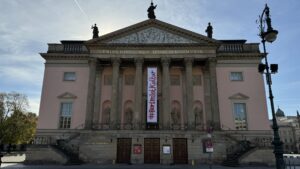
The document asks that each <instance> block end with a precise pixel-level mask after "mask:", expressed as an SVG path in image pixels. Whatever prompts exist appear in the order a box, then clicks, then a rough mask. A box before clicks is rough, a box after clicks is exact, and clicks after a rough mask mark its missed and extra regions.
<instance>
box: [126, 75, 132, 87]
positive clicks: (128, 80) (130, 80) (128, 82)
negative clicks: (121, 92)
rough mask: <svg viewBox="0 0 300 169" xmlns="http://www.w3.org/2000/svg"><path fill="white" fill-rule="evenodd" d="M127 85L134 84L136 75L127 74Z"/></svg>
mask: <svg viewBox="0 0 300 169" xmlns="http://www.w3.org/2000/svg"><path fill="white" fill-rule="evenodd" d="M125 85H129V86H132V85H134V75H125Z"/></svg>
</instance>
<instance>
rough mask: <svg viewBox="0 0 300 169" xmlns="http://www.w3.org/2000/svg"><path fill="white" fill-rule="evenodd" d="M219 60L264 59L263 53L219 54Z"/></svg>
mask: <svg viewBox="0 0 300 169" xmlns="http://www.w3.org/2000/svg"><path fill="white" fill-rule="evenodd" d="M216 55H217V58H218V59H228V58H230V59H235V58H238V59H240V58H263V56H264V54H263V53H217V54H216Z"/></svg>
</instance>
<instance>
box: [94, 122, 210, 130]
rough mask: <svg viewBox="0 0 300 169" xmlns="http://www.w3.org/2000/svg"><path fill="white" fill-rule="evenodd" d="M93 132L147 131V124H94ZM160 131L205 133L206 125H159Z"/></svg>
mask: <svg viewBox="0 0 300 169" xmlns="http://www.w3.org/2000/svg"><path fill="white" fill-rule="evenodd" d="M92 129H93V130H146V129H147V123H94V124H93V127H92ZM158 129H159V130H197V131H205V126H204V124H201V123H199V124H187V123H185V124H180V123H179V124H165V125H164V124H162V123H159V124H158Z"/></svg>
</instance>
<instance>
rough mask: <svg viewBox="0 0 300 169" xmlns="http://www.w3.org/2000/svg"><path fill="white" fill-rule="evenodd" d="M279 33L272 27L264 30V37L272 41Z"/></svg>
mask: <svg viewBox="0 0 300 169" xmlns="http://www.w3.org/2000/svg"><path fill="white" fill-rule="evenodd" d="M277 34H278V31H277V30H273V29H272V30H268V31H267V32H264V33H263V37H264V39H265V40H266V41H267V42H270V43H272V42H274V41H275V40H276V38H277Z"/></svg>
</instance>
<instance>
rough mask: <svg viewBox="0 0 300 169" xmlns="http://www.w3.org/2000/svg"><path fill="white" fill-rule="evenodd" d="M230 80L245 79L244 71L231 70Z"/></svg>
mask: <svg viewBox="0 0 300 169" xmlns="http://www.w3.org/2000/svg"><path fill="white" fill-rule="evenodd" d="M230 80H231V81H243V73H242V72H231V73H230Z"/></svg>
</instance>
